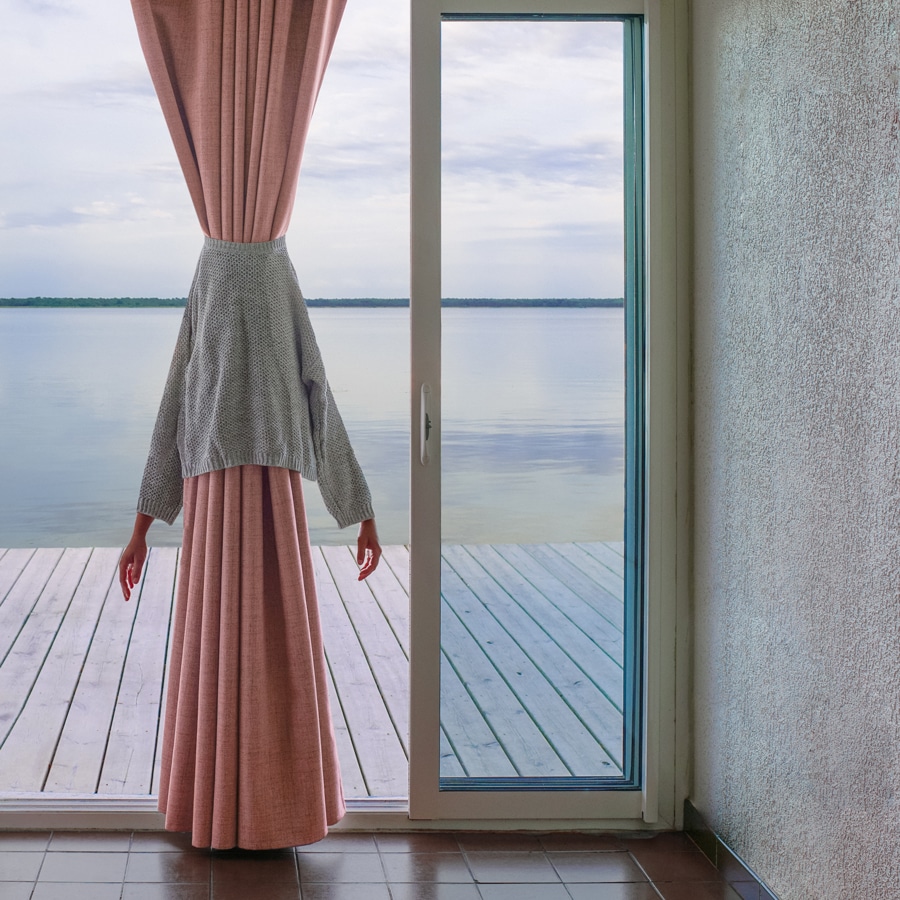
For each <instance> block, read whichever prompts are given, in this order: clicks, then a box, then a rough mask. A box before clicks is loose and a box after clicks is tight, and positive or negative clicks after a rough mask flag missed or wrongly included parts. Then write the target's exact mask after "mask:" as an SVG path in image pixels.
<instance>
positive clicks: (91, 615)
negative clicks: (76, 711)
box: [0, 548, 120, 791]
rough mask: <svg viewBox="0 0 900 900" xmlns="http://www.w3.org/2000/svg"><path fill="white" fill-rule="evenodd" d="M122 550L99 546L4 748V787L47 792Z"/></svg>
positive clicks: (0, 772)
mask: <svg viewBox="0 0 900 900" xmlns="http://www.w3.org/2000/svg"><path fill="white" fill-rule="evenodd" d="M119 552H120V551H118V550H117V549H114V548H113V549H104V548H98V549H95V550H94V551H93V553H92V554H91V558H90V560H89V561H88V564H87V566H86V567H85V570H84V574H83V576H82V578H81V582H80V584H79V585H78V588H77V589H76V591H75V595H74V597H73V598H72V603H71V604H70V605H69V609H68V612H67V613H66V616H65V618H64V619H63V622H62V625H61V626H60V628H59V631H58V632H57V634H56V638H55V639H54V641H53V646H52V652H51V653H50V654H49V655H48V656H47V659H46V661H45V662H44V665H43V667H42V668H41V674H40V675H39V676H38V679H37V681H36V682H35V684H34V687H33V689H32V691H31V694H30V696H29V698H28V702H27V704H26V705H25V708H24V709H23V710H22V712H21V714H20V715H19V717H18V719H17V720H16V723H15V725H14V726H13V728H12V730H11V731H10V733H9V734H8V735H7V737H6V740H5V741H4V742H3V745H2V746H0V790H4V791H40V790H42V788H43V785H44V780H45V778H46V776H47V772H48V770H49V768H50V764H51V762H52V760H53V753H54V750H55V748H56V743H57V741H58V739H59V735H60V732H61V731H62V728H63V725H64V723H65V721H66V717H67V715H68V713H69V706H70V703H71V700H72V695H73V693H74V692H75V688H76V685H77V684H78V677H79V675H80V674H81V668H82V666H83V664H84V659H85V656H86V655H87V652H88V648H89V647H90V644H91V638H92V636H93V634H94V629H95V627H96V623H97V619H98V618H99V616H100V612H101V610H102V607H103V604H104V601H105V598H106V595H107V591H108V588H109V586H110V583H111V581H112V578H113V573H114V571H115V567H116V565H117V563H118V560H119Z"/></svg>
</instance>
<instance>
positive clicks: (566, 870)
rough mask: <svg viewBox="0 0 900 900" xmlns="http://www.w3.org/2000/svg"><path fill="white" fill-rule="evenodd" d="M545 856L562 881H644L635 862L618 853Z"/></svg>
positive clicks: (570, 853) (569, 853)
mask: <svg viewBox="0 0 900 900" xmlns="http://www.w3.org/2000/svg"><path fill="white" fill-rule="evenodd" d="M547 858H548V859H549V860H550V862H551V864H552V865H553V867H554V868H555V869H556V871H557V872H558V873H559V877H560V879H561V880H562V881H565V882H567V883H568V882H573V883H587V884H600V883H603V882H607V881H646V880H647V878H646V876H645V875H644V873H643V872H642V871H641V869H640V867H639V866H638V865H637V863H636V862H635V861H634V860H633V859H632V858H631V857H630V856H629V855H628V854H627V853H625V852H624V851H621V852H619V853H584V852H568V853H548V854H547Z"/></svg>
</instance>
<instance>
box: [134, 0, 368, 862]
mask: <svg viewBox="0 0 900 900" xmlns="http://www.w3.org/2000/svg"><path fill="white" fill-rule="evenodd" d="M344 3H345V0H132V6H133V9H134V16H135V21H136V23H137V27H138V34H139V36H140V40H141V45H142V47H143V50H144V55H145V57H146V59H147V63H148V66H149V69H150V74H151V77H152V79H153V84H154V86H155V88H156V92H157V95H158V97H159V100H160V104H161V106H162V110H163V113H164V115H165V118H166V122H167V124H168V127H169V131H170V133H171V136H172V140H173V141H174V144H175V149H176V152H177V154H178V159H179V162H180V164H181V167H182V170H183V172H184V177H185V180H186V182H187V185H188V189H189V190H190V194H191V199H192V201H193V204H194V208H195V210H196V212H197V217H198V219H199V221H200V225H201V227H202V229H203V231H204V232H205V234H206V235H207V238H211V239H214V240H213V241H209V240H207V242H206V244H207V246H206V247H205V248H204V251H203V254H202V255H201V264H200V265H199V266H198V273H199V271H200V269H202V268H203V265H204V260H206V262H207V263H209V261H210V259H213V258H216V259H218V256H222V254H223V253H226V251H227V253H229V254H230V253H233V254H236V257H235V258H236V260H237V262H236V263H235V267H232V269H228V267H227V266H219V267H218V268H215V267H214V268H215V271H214V272H213V274H212V275H210V277H208V278H206V280H205V281H203V280H202V279H201V281H203V283H202V285H201V286H200V287H198V281H197V278H196V277H195V284H194V287H192V289H191V294H190V295H189V299H188V306H187V309H186V311H185V318H184V323H183V329H182V335H181V336H180V337H179V345H178V347H177V348H176V354H175V357H174V358H173V364H172V369H171V370H170V374H169V379H168V381H167V384H166V393H165V394H164V400H163V405H162V406H161V410H160V417H159V419H158V420H157V429H156V431H155V432H154V444H153V445H152V446H151V453H150V458H149V460H148V464H147V469H146V470H145V483H149V484H151V485H156V484H158V483H159V484H166V485H169V483H170V482H171V483H172V485H171V486H170V487H167V488H166V490H165V491H164V492H163V493H164V499H165V500H166V503H165V504H163V505H164V506H165V507H166V509H167V510H168V511H169V512H171V513H172V517H174V515H175V514H177V507H178V505H179V504H180V499H181V487H182V481H181V477H182V476H183V475H187V474H190V475H191V476H192V477H189V478H186V479H185V480H184V482H183V488H184V491H183V494H184V510H185V519H184V543H183V549H182V556H181V561H180V564H179V577H178V589H177V598H176V606H175V614H174V623H173V638H172V647H171V652H170V657H169V659H170V662H169V684H168V691H167V699H166V709H165V722H164V732H163V744H162V760H161V772H160V790H159V807H160V809H161V810H162V811H163V812H165V813H166V828H168V829H170V830H175V831H191V832H192V842H193V844H194V845H195V846H197V847H210V846H211V847H216V848H223V849H224V848H230V847H234V846H240V847H244V848H247V849H267V848H274V847H287V846H293V845H297V844H306V843H311V842H313V841H317V840H319V839H321V838H322V837H324V836H325V834H326V832H327V828H328V826H329V825H332V824H334V823H335V822H337V821H338V820H339V819H340V818H341V816H342V815H343V813H344V801H343V796H342V790H341V780H340V768H339V763H338V758H337V751H336V745H335V740H334V733H333V729H332V724H331V716H330V708H329V697H328V677H327V669H326V662H325V656H324V650H323V646H322V636H321V629H320V626H319V618H318V605H317V602H316V592H315V581H314V575H313V567H312V549H311V547H310V545H309V534H308V530H307V523H306V514H305V510H304V505H303V495H302V488H301V479H300V475H299V474H298V472H297V471H293V470H292V469H288V468H283V467H280V466H283V465H285V463H284V462H278V461H276V462H271V459H270V458H271V457H272V454H273V453H274V452H275V451H274V450H271V448H269V446H268V443H267V441H268V438H266V439H265V440H263V439H262V438H259V435H257V434H256V433H255V432H253V433H251V434H250V437H248V438H246V441H245V442H247V444H248V446H252V447H256V446H257V445H258V444H259V445H260V446H262V448H263V450H264V451H265V452H264V453H263V451H260V455H262V456H264V457H265V460H266V462H267V463H268V464H267V465H237V464H235V463H234V462H233V461H232V462H231V463H228V462H226V463H225V464H224V465H227V466H229V467H227V468H218V469H216V468H213V470H211V471H202V472H199V473H195V472H190V473H187V472H185V471H184V459H185V457H184V452H183V450H184V447H183V446H181V445H178V446H177V448H176V442H177V441H179V440H181V441H182V444H183V437H184V432H185V422H186V417H187V420H188V424H189V425H190V424H191V422H192V421H193V420H198V421H199V420H201V419H204V417H206V418H209V419H210V420H211V421H213V424H214V425H215V427H212V426H210V428H211V433H217V432H216V429H217V428H220V427H221V428H223V429H225V430H226V431H227V432H228V434H229V435H232V436H233V435H234V434H235V433H237V432H239V429H237V428H236V427H235V425H234V422H235V421H236V420H240V416H241V414H243V413H244V412H245V411H246V410H247V409H249V408H251V407H253V405H254V404H256V405H259V403H260V400H261V397H262V392H263V391H264V389H265V384H263V385H262V386H260V385H259V384H257V382H255V381H253V380H252V379H250V378H247V377H242V372H244V373H246V371H250V370H253V371H256V370H262V366H261V361H262V360H263V359H264V358H266V357H267V356H268V355H272V353H271V351H272V348H273V338H272V335H273V334H275V333H278V332H283V334H284V335H286V336H287V337H285V340H287V341H288V345H289V349H290V352H289V353H287V354H286V356H285V358H290V360H292V362H290V364H288V363H285V364H284V366H286V367H287V368H286V369H285V370H284V371H279V372H278V373H277V376H278V377H277V378H276V377H274V376H273V377H272V378H271V379H268V378H264V379H263V381H265V382H267V383H268V382H277V381H278V379H279V378H280V379H281V380H282V381H284V382H285V383H288V382H289V383H291V384H292V385H294V386H297V385H299V384H300V383H301V382H302V380H303V372H304V371H306V370H307V369H309V366H310V364H311V363H312V362H315V360H316V359H317V358H318V357H317V353H318V350H317V348H316V346H315V338H314V336H313V334H312V330H311V327H310V326H308V322H307V320H306V318H305V317H303V316H300V317H299V318H298V316H297V315H295V313H296V312H297V310H298V309H300V308H301V307H302V303H303V301H302V296H301V295H300V291H299V287H298V286H297V285H296V275H295V273H294V272H293V268H292V267H291V266H290V263H289V262H288V261H286V255H285V260H282V261H281V263H280V266H281V267H280V268H278V267H277V266H275V267H274V268H273V266H274V265H275V264H274V263H273V260H275V257H276V256H277V253H276V250H278V251H279V252H280V251H281V248H270V250H269V251H266V253H268V256H266V258H265V260H263V261H262V262H259V261H257V262H258V265H255V268H254V259H255V258H256V256H259V255H260V254H262V253H263V248H261V247H260V246H258V245H261V244H263V245H264V244H266V243H267V242H272V241H275V239H278V238H281V237H282V235H283V234H284V232H285V231H286V230H287V227H288V223H289V221H290V216H291V210H292V207H293V202H294V194H295V192H296V187H297V178H298V175H299V170H300V161H301V157H302V154H303V146H304V142H305V140H306V135H307V132H308V129H309V122H310V118H311V116H312V112H313V108H314V106H315V102H316V98H317V96H318V93H319V88H320V86H321V83H322V77H323V75H324V73H325V68H326V65H327V63H328V59H329V56H330V54H331V49H332V46H333V44H334V39H335V36H336V33H337V29H338V25H339V23H340V18H341V15H342V13H343V8H344ZM216 241H219V242H230V244H231V246H228V247H224V248H223V247H218V246H212V247H211V246H210V244H215V242H216ZM248 244H252V245H253V246H252V247H248V246H247V245H248ZM234 245H240V246H237V247H235V246H234ZM220 251H221V252H220ZM217 254H218V256H217ZM226 255H227V254H226ZM263 255H265V254H263ZM270 257H271V258H270ZM279 258H280V257H279ZM257 269H258V270H259V271H257ZM276 269H277V271H276ZM282 270H283V271H284V272H289V275H290V278H287V276H285V277H284V278H281V281H279V280H278V278H276V277H275V275H278V273H279V272H281V273H282V274H283V272H282ZM273 272H275V275H273ZM279 277H280V276H279ZM282 282H283V283H282ZM201 288H202V289H201ZM273 291H275V292H276V293H277V292H280V293H277V296H273V295H272V294H273ZM298 323H299V324H298ZM226 339H228V340H226ZM229 341H231V343H235V342H237V343H238V344H240V346H237V348H236V349H235V348H232V349H231V350H230V351H229V352H228V353H223V352H222V350H221V348H222V346H224V345H225V344H228V342H229ZM241 342H243V343H241ZM260 348H262V349H260ZM301 357H302V358H301ZM279 358H280V357H279ZM304 366H305V368H304ZM282 368H284V367H282ZM319 368H321V366H319ZM194 369H196V370H197V371H198V372H199V373H200V375H202V377H199V376H198V377H193V375H192V377H191V378H187V373H189V372H190V373H193V372H194ZM317 371H318V370H317ZM317 377H318V381H317V382H316V384H311V385H309V386H305V385H304V387H303V390H304V391H306V392H307V394H309V393H310V392H313V393H314V392H315V391H316V390H318V391H320V392H325V393H326V394H327V398H328V400H329V402H330V403H331V406H330V407H328V408H329V409H330V408H331V407H333V400H332V398H331V396H330V392H328V387H327V380H326V379H325V376H324V370H323V371H321V373H319V374H318V375H317ZM258 380H259V379H257V381H258ZM207 383H209V384H211V385H212V388H210V387H209V384H207ZM234 383H239V384H240V385H241V386H242V390H244V393H241V392H240V391H235V390H233V389H232V388H233V387H234ZM197 385H201V387H199V388H198V386H197ZM203 385H206V389H203ZM298 390H299V388H298ZM216 397H221V398H224V399H222V400H221V402H218V403H217V402H215V398H216ZM235 398H236V399H235ZM298 405H299V404H298V403H287V404H285V403H282V404H281V406H282V407H284V406H287V407H289V408H288V410H287V414H288V418H289V419H290V421H291V429H290V430H296V428H295V426H297V423H298V421H299V418H298V417H301V410H299V409H295V407H296V406H298ZM320 405H323V404H320ZM324 405H325V406H327V404H324ZM314 411H315V410H314ZM307 415H310V413H309V411H307ZM331 418H332V419H333V420H335V421H336V422H338V423H340V419H339V416H338V415H337V413H336V411H335V412H334V413H333V414H332V416H331ZM271 420H272V417H262V420H261V424H260V425H259V428H261V429H262V434H263V436H264V437H265V436H266V435H268V434H269V432H270V431H271V428H270V427H269V425H270V424H271ZM160 423H162V426H163V427H162V428H161V426H160ZM194 424H196V422H194ZM251 425H253V427H256V424H255V420H253V422H251ZM249 427H250V426H248V428H249ZM333 428H334V426H332V431H333ZM342 428H343V426H342V425H341V429H342ZM195 430H196V429H195ZM250 430H251V432H252V428H251V429H250ZM157 434H159V435H161V437H160V439H159V440H158V441H157ZM342 434H343V436H344V437H346V435H345V433H343V432H342ZM323 435H324V431H323V429H322V427H321V426H320V427H318V429H317V430H316V431H315V434H313V435H312V437H313V439H315V438H318V439H319V440H320V441H321V440H324V437H323ZM239 437H240V436H239ZM240 440H241V441H244V440H245V438H244V437H240ZM275 443H276V444H279V442H278V441H276V442H275ZM329 446H330V445H329ZM340 446H341V447H343V442H341V443H340ZM347 448H348V452H347V454H345V455H344V456H341V457H340V459H339V462H341V463H342V467H341V468H340V470H339V474H340V476H341V481H342V484H343V483H345V482H347V481H349V482H351V483H352V482H353V480H354V473H356V472H357V470H358V466H356V468H353V466H355V457H352V451H351V450H349V442H347ZM241 449H246V448H245V447H242V448H241ZM276 449H277V448H276ZM282 449H283V448H282ZM270 451H271V452H270ZM319 455H321V454H318V455H317V459H316V462H317V464H318V463H319V459H318V456H319ZM345 457H346V458H345ZM279 459H280V457H279ZM256 461H259V460H256ZM220 464H221V463H217V465H220ZM179 466H180V468H181V471H179ZM323 468H327V466H323ZM148 473H149V474H148ZM157 476H159V477H157ZM163 476H165V477H163ZM148 479H149V481H148ZM320 480H321V478H320ZM357 480H358V481H359V480H361V484H362V486H363V487H365V485H364V481H365V480H364V479H363V478H362V475H361V472H360V473H359V478H358V479H357ZM325 481H326V483H329V482H327V479H325ZM154 490H156V489H154ZM360 491H362V487H361V488H360ZM142 493H143V487H142ZM156 493H157V494H159V490H156ZM363 493H364V495H365V496H364V499H365V498H366V497H368V488H367V487H365V491H364V492H363ZM154 496H156V495H154ZM158 499H159V498H157V500H158ZM160 502H161V501H160ZM345 505H346V504H345ZM357 505H358V504H357ZM363 506H364V507H365V509H363V511H362V513H361V514H362V515H365V516H366V517H368V516H370V515H371V510H370V504H368V505H367V503H363ZM160 508H161V507H160V506H159V502H157V503H156V505H155V506H153V509H154V510H155V511H154V512H153V513H150V514H153V515H154V516H155V517H159V515H160V514H159V509H160ZM351 517H352V515H351ZM354 521H359V519H354Z"/></svg>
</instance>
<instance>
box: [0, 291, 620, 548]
mask: <svg viewBox="0 0 900 900" xmlns="http://www.w3.org/2000/svg"><path fill="white" fill-rule="evenodd" d="M310 315H311V317H312V320H313V324H314V327H315V329H316V334H317V337H318V340H319V344H320V346H321V348H322V355H323V357H324V360H325V364H326V369H327V371H328V375H329V380H330V382H331V385H332V389H333V391H334V394H335V398H336V400H337V403H338V406H339V408H340V410H341V414H342V415H343V418H344V420H345V422H346V424H347V428H348V431H349V433H350V437H351V440H352V442H353V445H354V449H355V450H356V453H357V456H358V457H359V460H360V463H361V465H362V467H363V470H364V471H365V473H366V476H367V478H368V480H369V484H370V486H371V489H372V494H373V499H374V503H375V510H376V516H377V521H378V528H379V533H380V536H381V540H382V543H385V544H395V543H406V542H407V541H408V540H409V524H408V516H409V487H408V483H409V425H408V421H409V363H408V358H409V352H408V346H409V311H408V310H406V309H321V308H316V309H312V310H310ZM181 316H182V311H181V310H180V309H153V310H136V309H2V310H0V547H29V546H30V547H57V546H121V545H123V544H124V543H125V542H126V541H127V539H128V537H129V535H130V533H131V525H132V523H133V520H134V505H135V501H136V497H137V491H138V487H139V484H140V479H141V473H142V471H143V467H144V461H145V458H146V453H147V448H148V446H149V441H150V433H151V431H152V429H153V424H154V421H155V418H156V412H157V409H158V406H159V400H160V397H161V394H162V388H163V384H164V382H165V377H166V373H167V371H168V367H169V361H170V359H171V354H172V349H173V347H174V344H175V337H176V334H177V331H178V326H179V323H180V320H181ZM442 340H443V349H442V381H443V404H444V410H443V423H442V453H443V465H442V468H443V477H442V493H443V511H442V534H443V538H444V540H445V541H448V542H452V543H459V542H470V543H487V542H517V543H529V542H542V541H572V540H621V538H622V516H623V512H622V510H623V503H624V499H623V498H624V387H623V380H622V379H623V367H624V357H623V352H624V351H623V345H624V337H623V314H622V310H620V309H548V308H532V309H447V310H445V311H444V313H443V336H442ZM305 487H306V500H307V509H308V514H309V521H310V533H311V537H312V540H313V543H314V544H341V543H352V542H353V540H354V539H355V530H354V529H345V530H343V531H341V530H339V529H338V528H337V526H336V525H335V524H334V521H333V520H332V519H331V518H330V516H329V515H328V513H327V512H326V511H325V508H324V506H323V504H322V501H321V498H320V497H319V493H318V489H317V488H316V486H315V485H313V484H310V483H308V482H306V483H305ZM149 540H150V543H151V544H156V545H177V544H179V543H180V541H181V523H180V519H179V521H178V522H177V523H176V525H174V526H172V527H168V526H166V525H165V524H163V523H156V524H154V526H153V527H152V528H151V531H150V536H149Z"/></svg>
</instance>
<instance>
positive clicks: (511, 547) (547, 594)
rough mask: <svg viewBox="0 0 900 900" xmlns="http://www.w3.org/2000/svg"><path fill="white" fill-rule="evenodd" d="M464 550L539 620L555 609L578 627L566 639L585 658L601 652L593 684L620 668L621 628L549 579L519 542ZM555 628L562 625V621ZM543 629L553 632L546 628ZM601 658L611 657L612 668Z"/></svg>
mask: <svg viewBox="0 0 900 900" xmlns="http://www.w3.org/2000/svg"><path fill="white" fill-rule="evenodd" d="M467 549H468V550H469V552H470V553H472V554H473V556H475V558H476V559H477V560H478V561H479V562H480V563H481V565H482V566H484V568H485V569H486V571H488V572H489V573H491V574H493V575H495V577H497V579H498V580H499V581H500V582H501V583H502V584H503V585H504V587H506V588H507V590H508V591H509V593H510V594H512V595H513V596H514V597H516V599H518V600H520V602H522V603H524V602H526V601H527V602H528V604H529V609H531V610H532V614H533V615H534V617H535V618H536V619H538V621H542V616H544V615H551V616H553V617H554V618H557V617H556V613H555V612H554V611H553V610H554V608H555V609H556V610H558V611H560V612H562V613H563V615H564V616H565V618H566V619H568V620H569V621H570V622H571V623H572V624H574V625H576V626H577V628H576V629H575V630H574V631H572V633H571V634H570V636H569V640H574V641H576V642H577V646H579V647H583V648H585V650H586V652H588V651H589V655H588V659H590V658H591V657H592V656H594V655H597V651H598V650H599V651H600V655H599V656H598V659H597V661H596V666H595V667H594V668H593V671H594V672H595V673H596V678H595V680H596V683H597V684H598V685H599V686H600V687H601V688H605V686H606V684H607V678H613V677H614V676H615V673H614V668H615V670H616V671H619V670H621V668H622V664H623V661H624V654H625V650H624V637H623V634H622V630H621V628H618V627H616V626H615V625H612V624H611V623H610V622H609V621H608V620H607V619H606V618H605V617H604V616H602V615H601V614H600V613H599V612H598V611H597V610H596V609H595V608H594V607H593V606H591V605H590V604H589V603H587V602H585V601H584V600H583V599H582V598H581V597H579V596H578V595H577V594H576V593H575V592H574V591H571V590H569V588H568V587H567V586H566V585H565V584H563V583H561V582H559V581H556V580H555V579H548V578H547V574H548V573H547V571H546V570H545V569H543V567H542V566H541V565H540V564H539V563H538V562H537V561H536V560H534V559H533V558H532V557H531V556H530V555H529V554H528V553H526V552H525V551H524V550H522V549H521V548H520V547H519V546H518V545H516V544H504V545H492V546H491V547H489V548H483V547H474V546H470V547H468V548H467ZM542 588H543V590H542ZM547 601H549V602H547ZM558 627H560V628H565V626H564V625H563V623H562V621H561V620H560V624H559V626H558ZM546 630H547V631H552V629H551V628H549V627H548V628H546ZM585 638H586V639H587V642H585ZM603 657H607V658H608V659H609V660H611V661H612V663H614V667H613V666H612V665H611V664H610V663H609V662H608V661H607V659H604V658H603Z"/></svg>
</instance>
